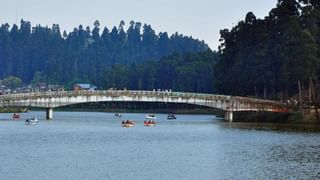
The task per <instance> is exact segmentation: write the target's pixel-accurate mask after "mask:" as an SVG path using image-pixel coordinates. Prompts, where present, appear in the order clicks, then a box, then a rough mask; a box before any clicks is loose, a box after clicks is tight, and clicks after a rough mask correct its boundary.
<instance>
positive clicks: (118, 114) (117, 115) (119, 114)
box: [114, 113, 122, 117]
mask: <svg viewBox="0 0 320 180" xmlns="http://www.w3.org/2000/svg"><path fill="white" fill-rule="evenodd" d="M114 116H116V117H121V116H122V115H121V113H115V114H114Z"/></svg>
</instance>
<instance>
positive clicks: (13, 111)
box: [0, 108, 28, 113]
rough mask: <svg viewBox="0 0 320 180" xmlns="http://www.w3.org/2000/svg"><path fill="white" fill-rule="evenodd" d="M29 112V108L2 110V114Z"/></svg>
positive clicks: (0, 109)
mask: <svg viewBox="0 0 320 180" xmlns="http://www.w3.org/2000/svg"><path fill="white" fill-rule="evenodd" d="M27 111H28V109H27V108H0V113H23V112H27Z"/></svg>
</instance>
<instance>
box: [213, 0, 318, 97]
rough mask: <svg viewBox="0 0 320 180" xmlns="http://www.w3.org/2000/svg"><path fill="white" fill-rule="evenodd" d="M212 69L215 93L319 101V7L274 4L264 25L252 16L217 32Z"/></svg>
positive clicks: (292, 0) (293, 0)
mask: <svg viewBox="0 0 320 180" xmlns="http://www.w3.org/2000/svg"><path fill="white" fill-rule="evenodd" d="M220 34H221V39H220V41H221V45H220V47H219V54H220V60H218V62H217V63H216V66H215V69H214V70H215V71H214V73H215V87H216V89H217V91H218V92H219V93H224V94H232V95H242V96H258V97H265V98H275V99H279V98H280V99H287V98H290V97H294V96H295V97H296V99H298V98H299V100H300V102H301V101H309V102H311V100H312V99H313V100H316V99H317V92H318V91H319V88H318V86H319V80H320V69H319V67H320V66H319V65H320V63H319V61H320V1H319V0H299V1H297V0H278V3H277V5H276V7H275V8H273V9H272V10H271V11H270V13H269V15H268V16H266V17H265V18H264V19H257V18H256V17H255V15H254V14H253V13H252V12H249V13H247V15H246V17H245V20H243V21H240V22H239V23H238V24H237V25H236V26H235V27H233V28H232V29H230V30H229V29H224V30H221V32H220Z"/></svg>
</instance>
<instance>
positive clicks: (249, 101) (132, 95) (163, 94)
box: [0, 90, 287, 121]
mask: <svg viewBox="0 0 320 180" xmlns="http://www.w3.org/2000/svg"><path fill="white" fill-rule="evenodd" d="M89 102H159V103H161V102H165V103H185V104H194V105H199V106H205V107H209V108H215V109H219V110H222V111H225V112H226V115H225V116H226V119H227V120H229V121H232V119H233V114H232V113H233V112H234V111H272V112H282V111H287V109H286V108H285V106H284V104H282V103H280V102H277V101H270V100H261V99H253V98H245V97H234V96H227V95H215V94H199V93H182V92H168V91H127V90H124V91H119V90H107V91H59V92H40V93H21V94H9V95H1V96H0V106H2V107H4V106H5V107H10V106H18V107H38V108H46V109H47V119H51V118H52V114H53V108H57V107H62V106H67V105H73V104H79V103H89Z"/></svg>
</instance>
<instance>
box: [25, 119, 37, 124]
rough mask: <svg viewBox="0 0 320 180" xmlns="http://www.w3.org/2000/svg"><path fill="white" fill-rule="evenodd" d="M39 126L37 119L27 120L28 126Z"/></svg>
mask: <svg viewBox="0 0 320 180" xmlns="http://www.w3.org/2000/svg"><path fill="white" fill-rule="evenodd" d="M37 124H38V119H37V117H33V118H30V119H26V125H37Z"/></svg>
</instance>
